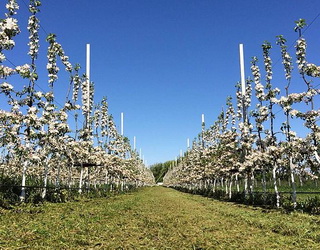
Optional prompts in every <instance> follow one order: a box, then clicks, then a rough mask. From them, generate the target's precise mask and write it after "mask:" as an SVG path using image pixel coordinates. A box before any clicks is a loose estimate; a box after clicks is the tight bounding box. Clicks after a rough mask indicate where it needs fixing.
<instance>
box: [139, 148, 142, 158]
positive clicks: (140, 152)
mask: <svg viewBox="0 0 320 250" xmlns="http://www.w3.org/2000/svg"><path fill="white" fill-rule="evenodd" d="M139 156H140V159H141V156H142V150H141V148H140V154H139Z"/></svg>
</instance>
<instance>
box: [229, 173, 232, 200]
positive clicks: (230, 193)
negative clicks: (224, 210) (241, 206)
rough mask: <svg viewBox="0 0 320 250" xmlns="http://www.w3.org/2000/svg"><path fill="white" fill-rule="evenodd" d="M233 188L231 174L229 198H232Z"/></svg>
mask: <svg viewBox="0 0 320 250" xmlns="http://www.w3.org/2000/svg"><path fill="white" fill-rule="evenodd" d="M231 189H232V176H231V178H230V183H229V199H231V196H232V191H231Z"/></svg>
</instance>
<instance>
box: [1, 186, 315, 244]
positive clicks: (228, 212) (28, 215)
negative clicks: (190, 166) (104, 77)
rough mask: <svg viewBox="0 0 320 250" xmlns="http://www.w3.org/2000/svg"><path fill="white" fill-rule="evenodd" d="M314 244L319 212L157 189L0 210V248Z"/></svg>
mask: <svg viewBox="0 0 320 250" xmlns="http://www.w3.org/2000/svg"><path fill="white" fill-rule="evenodd" d="M13 248H25V249H235V248H240V249H270V248H272V249H281V248H282V249H320V217H318V216H311V215H306V214H301V213H291V214H285V213H282V212H281V211H276V210H264V209H260V208H254V207H246V206H244V205H237V204H233V203H226V202H221V201H215V200H212V199H208V198H204V197H201V196H196V195H191V194H186V193H181V192H178V191H175V190H172V189H167V188H163V187H151V188H143V189H140V190H139V191H135V192H132V193H127V194H123V195H119V196H116V197H112V198H109V199H91V200H89V199H88V200H82V201H79V202H70V203H62V204H53V203H46V204H44V205H42V206H39V207H29V206H25V207H20V208H16V209H14V210H0V249H13Z"/></svg>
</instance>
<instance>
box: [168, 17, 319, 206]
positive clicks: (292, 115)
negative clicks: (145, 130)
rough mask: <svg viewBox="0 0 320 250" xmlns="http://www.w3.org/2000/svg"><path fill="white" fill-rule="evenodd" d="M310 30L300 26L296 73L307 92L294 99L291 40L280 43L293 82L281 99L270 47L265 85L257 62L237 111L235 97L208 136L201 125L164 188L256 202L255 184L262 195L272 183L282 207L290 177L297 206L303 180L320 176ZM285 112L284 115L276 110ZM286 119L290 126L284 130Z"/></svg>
mask: <svg viewBox="0 0 320 250" xmlns="http://www.w3.org/2000/svg"><path fill="white" fill-rule="evenodd" d="M305 25H306V23H305V21H304V20H303V19H300V20H299V21H297V22H296V27H295V31H296V32H298V34H299V38H298V40H297V41H296V44H295V54H296V55H295V57H296V66H297V70H298V72H299V75H300V79H301V80H300V81H302V83H301V82H300V83H299V84H304V85H305V91H303V92H300V93H291V92H290V88H291V82H292V80H291V79H292V75H293V74H292V73H293V69H294V63H293V58H292V56H291V55H290V54H289V52H288V48H287V45H286V43H287V41H286V39H285V38H284V37H283V36H277V40H276V44H277V45H278V46H280V51H281V58H282V64H283V67H284V72H285V81H286V82H287V83H286V86H285V88H284V94H282V96H280V89H278V88H275V87H273V85H272V84H273V82H272V77H273V67H272V60H271V57H270V51H271V48H272V45H271V44H270V43H269V42H264V43H263V45H262V53H263V60H262V62H263V69H264V73H265V77H264V79H262V76H261V69H260V67H259V65H258V59H257V57H253V58H252V61H251V72H252V76H253V78H252V80H251V79H250V78H249V79H248V80H247V81H246V84H245V91H242V89H241V86H240V84H237V85H236V102H235V104H234V103H233V101H232V98H231V97H228V98H227V102H226V108H225V110H223V111H222V112H221V113H220V115H219V116H218V119H217V120H216V122H215V123H214V124H213V125H212V126H211V127H210V128H209V129H207V130H206V129H205V124H204V123H203V124H202V131H201V133H200V134H199V136H198V138H197V139H196V140H195V141H194V142H193V146H192V148H191V149H189V150H188V151H187V152H186V153H185V156H184V157H181V158H180V159H179V161H178V164H177V166H175V167H174V168H172V169H170V170H169V171H168V173H167V174H166V176H165V177H164V184H165V185H167V186H173V187H182V188H185V189H189V190H192V189H203V188H205V189H211V190H212V191H213V192H215V191H216V190H217V189H218V188H221V187H223V189H224V190H225V192H226V194H228V196H229V198H231V197H232V195H233V194H234V193H236V192H241V190H242V189H243V191H244V193H245V195H254V186H255V185H254V183H256V181H255V180H257V179H259V180H261V184H262V185H261V186H262V190H263V193H266V192H267V183H270V182H271V183H272V186H273V189H274V194H275V197H276V205H277V207H279V206H280V196H279V191H278V190H279V188H278V185H279V181H280V183H281V180H283V179H284V178H286V179H287V180H288V179H289V182H290V184H291V188H292V203H293V206H294V207H296V204H297V201H296V181H297V179H298V178H297V177H299V179H300V180H301V181H302V180H303V179H317V178H318V177H319V171H320V158H319V152H320V146H319V143H320V126H319V123H320V121H319V118H320V109H319V103H320V102H319V95H320V89H319V88H317V86H315V84H314V80H315V79H316V78H318V77H320V66H317V65H315V64H313V63H309V62H308V60H307V58H306V48H307V43H306V40H305V38H304V37H303V36H302V29H303V28H304V27H305ZM318 86H319V85H318ZM252 92H254V93H253V94H254V96H252ZM278 109H280V110H281V112H280V113H279V112H276V111H275V110H278ZM281 113H282V114H281ZM280 119H283V120H282V124H281V125H280V126H279V127H278V126H277V124H278V123H279V120H280ZM299 121H300V123H303V125H304V128H305V129H304V130H307V132H306V134H305V135H303V136H298V135H297V133H296V132H295V131H293V129H292V127H293V126H292V125H293V123H297V122H299ZM300 130H301V131H302V130H303V129H300ZM301 131H299V132H301ZM268 181H269V182H268ZM240 184H242V185H243V188H241V187H240Z"/></svg>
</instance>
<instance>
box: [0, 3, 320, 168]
mask: <svg viewBox="0 0 320 250" xmlns="http://www.w3.org/2000/svg"><path fill="white" fill-rule="evenodd" d="M18 2H19V4H20V11H19V14H18V16H17V18H18V19H19V23H20V25H21V30H22V33H21V35H19V37H18V38H17V47H16V49H15V50H14V51H12V52H10V53H9V54H8V58H9V59H10V60H11V61H12V62H14V63H15V64H16V65H19V64H23V63H27V62H28V59H27V57H26V53H27V50H28V48H27V45H26V43H27V41H26V38H27V35H28V34H27V31H26V29H25V27H26V23H27V15H28V13H27V8H26V6H25V5H24V3H23V2H22V1H21V0H18ZM25 2H27V0H25ZM3 5H4V4H2V6H1V7H0V8H1V10H2V13H4V6H3ZM319 13H320V2H319V1H318V0H314V1H311V0H305V1H298V0H282V1H279V0H277V1H276V0H268V1H267V0H265V1H261V0H250V1H247V0H243V1H237V0H233V1H231V0H225V1H217V0H210V1H209V0H131V1H129V0H104V1H102V0H100V1H97V0H90V1H84V0H68V1H65V0H55V1H43V6H42V8H41V13H40V14H39V18H40V21H41V24H42V27H43V28H44V30H45V31H46V32H47V33H55V34H56V35H57V37H58V42H60V43H61V44H62V46H63V47H64V49H65V52H66V54H67V55H69V56H70V59H71V62H72V63H80V64H81V65H82V68H83V72H84V71H85V47H86V43H90V44H91V80H92V81H94V82H95V86H96V96H95V100H96V101H100V100H101V99H102V97H103V96H107V97H108V102H109V110H110V113H111V114H113V116H114V117H115V121H116V123H117V124H118V126H119V125H120V113H121V112H124V116H125V121H124V124H125V127H124V132H125V136H127V137H128V138H129V139H130V140H131V142H133V136H136V138H137V148H138V149H139V148H142V154H143V155H144V156H145V159H146V160H147V162H148V164H153V163H156V162H163V161H166V160H171V159H174V158H175V157H176V156H178V155H179V152H180V149H182V150H183V151H185V150H186V140H187V138H190V140H192V139H193V138H194V137H196V136H197V134H198V133H199V132H200V130H201V114H202V113H203V114H205V118H206V125H207V127H208V126H209V125H211V124H212V123H213V122H214V121H215V119H216V117H217V115H218V114H219V112H220V111H221V108H222V106H224V104H225V100H226V97H227V96H228V95H231V96H235V94H234V93H235V88H234V85H235V84H236V83H237V81H239V79H240V76H239V59H238V46H239V43H243V44H244V50H245V64H246V75H247V76H249V75H250V58H251V57H252V56H257V57H258V58H260V63H261V61H262V50H261V44H262V43H263V41H265V40H268V41H270V42H271V43H272V44H273V45H274V49H273V51H272V55H271V56H272V59H273V62H276V61H277V60H278V59H279V58H280V52H279V48H278V47H277V46H276V45H275V36H276V35H280V34H283V35H284V36H285V37H286V38H287V40H288V45H289V46H290V45H291V44H292V43H293V42H294V41H295V39H296V38H297V34H296V33H295V32H294V31H293V27H294V21H295V20H297V19H299V18H305V19H306V20H307V23H311V21H313V19H314V18H315V17H317V15H318V14H319ZM319 30H320V17H319V18H317V19H316V20H315V21H314V22H313V24H312V25H311V26H310V27H309V28H308V30H307V31H306V32H305V34H304V35H305V37H306V39H307V42H308V46H309V47H308V52H309V54H308V60H310V61H312V62H314V63H317V60H318V61H319V56H318V54H319V52H320V46H319V44H320V32H319ZM40 35H41V39H42V43H41V45H42V47H41V55H40V58H39V63H42V66H41V67H40V68H39V71H41V70H42V72H43V77H42V78H40V81H39V83H38V84H39V85H41V86H43V88H46V86H47V83H46V78H45V74H46V72H45V56H46V47H47V44H46V42H45V37H46V34H45V32H44V31H43V30H41V33H40ZM290 52H291V54H292V55H294V48H291V49H290ZM261 65H262V64H261ZM282 70H283V69H282V65H281V62H277V63H276V65H275V68H274V71H275V76H274V81H273V84H274V86H275V87H279V88H280V89H281V90H283V93H284V88H283V87H284V85H285V79H284V75H283V74H282ZM40 76H41V75H40ZM67 81H68V76H67V75H66V74H62V75H61V76H60V77H59V81H58V82H57V84H56V86H55V91H56V96H57V98H58V100H59V98H61V102H62V100H63V99H62V96H64V94H65V93H66V91H67ZM19 87H20V86H19V84H18V86H17V88H19ZM303 89H305V86H304V85H303V83H302V81H301V79H300V78H299V77H296V78H294V80H293V82H292V91H293V92H294V91H300V90H303Z"/></svg>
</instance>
